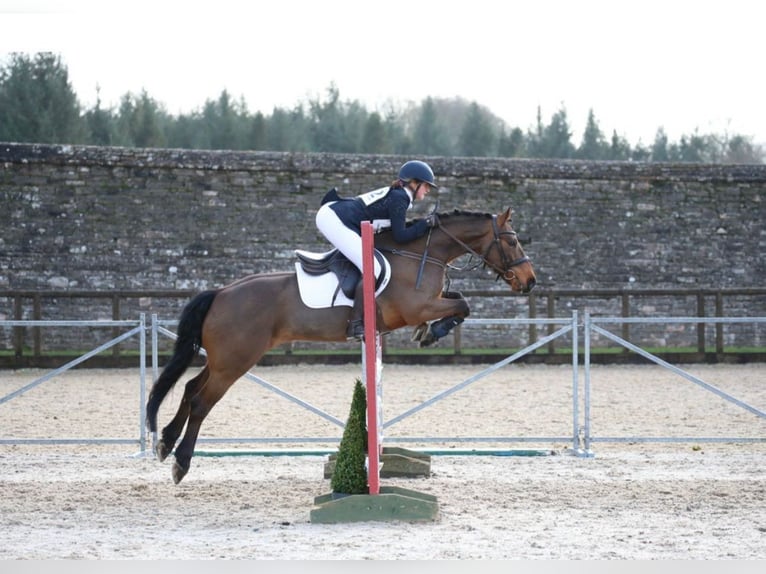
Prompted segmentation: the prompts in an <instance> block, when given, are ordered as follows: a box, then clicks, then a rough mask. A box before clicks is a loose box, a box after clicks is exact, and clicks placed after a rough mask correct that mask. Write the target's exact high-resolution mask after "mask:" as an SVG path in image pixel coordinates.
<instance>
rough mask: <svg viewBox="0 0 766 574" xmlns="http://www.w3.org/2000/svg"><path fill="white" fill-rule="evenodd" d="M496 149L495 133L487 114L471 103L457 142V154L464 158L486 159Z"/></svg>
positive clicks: (474, 103)
mask: <svg viewBox="0 0 766 574" xmlns="http://www.w3.org/2000/svg"><path fill="white" fill-rule="evenodd" d="M495 148H496V140H495V133H494V130H493V126H492V125H491V124H490V122H489V120H488V118H487V114H486V113H484V112H483V111H482V110H481V108H479V104H477V103H476V102H472V103H471V105H470V106H469V108H468V115H467V116H466V118H465V120H464V121H463V129H462V130H461V132H460V140H459V141H458V152H459V153H460V154H461V155H464V156H474V157H486V156H489V155H493V154H494V152H495Z"/></svg>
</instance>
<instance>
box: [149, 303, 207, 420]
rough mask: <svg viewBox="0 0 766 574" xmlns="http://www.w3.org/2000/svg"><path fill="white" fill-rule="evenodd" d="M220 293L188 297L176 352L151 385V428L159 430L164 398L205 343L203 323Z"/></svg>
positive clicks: (180, 324) (179, 323)
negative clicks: (159, 414)
mask: <svg viewBox="0 0 766 574" xmlns="http://www.w3.org/2000/svg"><path fill="white" fill-rule="evenodd" d="M217 294H218V291H212V290H211V291H203V292H202V293H200V294H198V295H196V296H195V297H194V298H193V299H192V300H191V301H189V303H187V305H186V307H184V310H183V312H182V313H181V318H180V320H179V322H178V338H177V339H176V343H175V347H174V349H173V356H172V357H171V358H170V362H169V363H168V364H167V365H165V367H164V368H163V369H162V373H161V374H160V376H159V378H158V379H157V381H156V382H155V383H154V385H153V386H152V391H151V393H149V400H148V402H147V404H146V421H147V424H148V426H149V430H150V431H151V432H156V430H157V411H159V409H160V405H161V404H162V401H163V399H164V398H165V396H166V395H167V394H168V392H170V389H172V388H173V385H175V384H176V381H178V379H179V378H180V377H181V375H183V374H184V372H185V371H186V369H188V368H189V365H190V364H191V362H192V361H193V360H194V357H196V356H197V354H198V353H199V350H200V347H201V346H202V323H203V322H204V321H205V316H206V315H207V313H208V311H209V310H210V306H211V305H212V304H213V299H215V296H216V295H217Z"/></svg>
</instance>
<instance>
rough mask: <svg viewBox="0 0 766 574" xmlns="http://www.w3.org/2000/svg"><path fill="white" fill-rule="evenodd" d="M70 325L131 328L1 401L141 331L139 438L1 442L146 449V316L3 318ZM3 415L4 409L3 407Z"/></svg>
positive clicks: (20, 324) (0, 324) (38, 324)
mask: <svg viewBox="0 0 766 574" xmlns="http://www.w3.org/2000/svg"><path fill="white" fill-rule="evenodd" d="M3 326H7V327H40V328H45V327H69V328H75V329H76V328H93V327H99V328H109V327H111V328H113V329H120V328H129V329H128V331H126V332H125V333H123V334H121V335H119V336H117V337H114V338H113V339H111V340H109V341H107V342H106V343H104V344H102V345H99V346H97V347H96V348H94V349H92V350H91V351H88V352H86V353H83V354H82V355H80V356H78V357H77V358H75V359H73V360H71V361H69V362H68V363H66V364H64V365H62V366H60V367H58V368H56V369H53V370H52V371H49V372H47V373H45V374H44V375H43V376H41V377H39V378H37V379H35V380H34V381H31V382H30V383H27V384H26V385H24V386H23V387H21V388H19V389H16V390H15V391H12V392H10V393H8V394H7V395H5V396H3V397H0V405H2V404H4V403H7V402H9V401H11V400H12V399H14V398H16V397H19V396H21V395H23V394H24V393H26V392H28V391H31V390H32V389H34V388H35V387H38V386H40V385H42V384H43V383H45V382H47V381H49V380H51V379H53V378H54V377H56V376H58V375H60V374H62V373H64V372H65V371H68V370H70V369H73V368H74V367H76V366H77V365H79V364H81V363H84V362H85V361H87V360H88V359H90V358H92V357H95V356H96V355H98V354H99V353H102V352H104V351H105V350H107V349H109V348H111V347H114V346H115V345H118V344H119V343H121V342H123V341H126V340H127V339H130V338H131V337H134V336H136V335H138V340H139V343H138V355H139V359H138V361H139V375H138V377H139V381H138V382H139V384H138V386H139V390H138V395H139V421H138V426H139V430H138V437H137V438H100V439H95V438H45V439H44V438H39V439H22V438H7V437H6V438H4V437H0V444H137V445H138V446H139V447H140V449H141V451H144V450H146V430H145V425H144V419H145V418H146V330H147V327H146V317H145V315H144V314H141V315H140V317H139V320H138V321H0V327H3ZM0 416H2V412H1V411H0Z"/></svg>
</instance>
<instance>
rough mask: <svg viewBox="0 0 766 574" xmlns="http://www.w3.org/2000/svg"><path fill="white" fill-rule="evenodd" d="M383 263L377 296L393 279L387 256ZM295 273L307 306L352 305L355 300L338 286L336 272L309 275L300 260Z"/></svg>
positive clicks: (314, 307)
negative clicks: (381, 278)
mask: <svg viewBox="0 0 766 574" xmlns="http://www.w3.org/2000/svg"><path fill="white" fill-rule="evenodd" d="M381 259H382V261H383V262H384V264H383V280H382V281H381V282H380V287H378V290H377V291H375V296H376V297H377V296H378V295H380V294H381V293H382V292H383V290H384V289H385V288H386V287H387V286H388V282H389V281H390V280H391V265H390V263H389V262H388V260H387V259H386V258H385V257H381ZM295 275H296V277H297V279H298V291H300V294H301V300H302V301H303V304H304V305H306V307H309V308H311V309H326V308H327V307H344V306H345V307H352V306H353V305H354V300H353V299H349V298H348V297H346V295H345V294H344V293H343V291H342V290H341V289H339V288H338V277H337V276H336V275H335V273H332V272H330V273H324V274H322V275H309V274H308V273H306V272H305V271H304V270H303V268H302V267H301V263H300V261H298V262H297V263H296V264H295Z"/></svg>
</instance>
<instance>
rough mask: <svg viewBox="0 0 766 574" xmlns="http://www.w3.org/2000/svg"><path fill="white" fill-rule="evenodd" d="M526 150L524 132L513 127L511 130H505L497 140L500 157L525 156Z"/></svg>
mask: <svg viewBox="0 0 766 574" xmlns="http://www.w3.org/2000/svg"><path fill="white" fill-rule="evenodd" d="M525 151H526V145H525V142H524V132H522V131H521V129H519V128H513V129H512V130H511V131H510V132H506V131H505V130H503V131H502V132H501V133H500V138H499V139H498V142H497V154H498V155H499V156H500V157H523V156H524V153H525Z"/></svg>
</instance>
